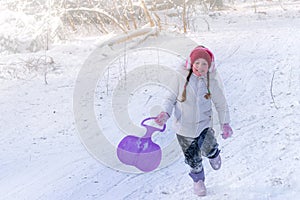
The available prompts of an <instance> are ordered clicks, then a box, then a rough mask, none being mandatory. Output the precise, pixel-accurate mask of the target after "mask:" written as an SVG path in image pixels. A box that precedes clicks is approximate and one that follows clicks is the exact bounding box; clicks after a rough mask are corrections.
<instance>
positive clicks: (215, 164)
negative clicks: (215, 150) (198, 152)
mask: <svg viewBox="0 0 300 200" xmlns="http://www.w3.org/2000/svg"><path fill="white" fill-rule="evenodd" d="M209 164H210V166H211V167H212V168H213V169H214V170H218V169H220V168H221V164H222V162H221V156H220V155H218V156H217V157H215V158H210V159H209Z"/></svg>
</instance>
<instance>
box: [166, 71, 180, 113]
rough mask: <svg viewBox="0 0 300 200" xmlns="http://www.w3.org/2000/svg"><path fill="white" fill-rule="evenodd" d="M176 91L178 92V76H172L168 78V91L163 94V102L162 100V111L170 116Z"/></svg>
mask: <svg viewBox="0 0 300 200" xmlns="http://www.w3.org/2000/svg"><path fill="white" fill-rule="evenodd" d="M178 93H179V80H178V76H173V77H172V78H171V80H170V84H169V86H168V91H167V92H166V94H165V95H164V98H163V102H162V107H163V111H164V112H167V113H168V114H169V115H170V116H171V115H172V112H173V109H174V106H175V104H176V102H177V97H178Z"/></svg>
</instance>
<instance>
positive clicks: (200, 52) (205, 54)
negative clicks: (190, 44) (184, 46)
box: [186, 46, 215, 71]
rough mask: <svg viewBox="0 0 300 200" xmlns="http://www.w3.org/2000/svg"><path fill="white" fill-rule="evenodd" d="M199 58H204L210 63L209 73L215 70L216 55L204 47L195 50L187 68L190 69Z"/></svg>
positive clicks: (187, 63)
mask: <svg viewBox="0 0 300 200" xmlns="http://www.w3.org/2000/svg"><path fill="white" fill-rule="evenodd" d="M199 58H203V59H205V60H206V61H207V62H208V66H209V67H210V70H209V71H212V70H214V67H215V66H214V55H213V53H212V52H211V51H210V50H209V49H207V48H205V47H204V46H197V47H196V48H195V49H193V51H192V52H191V53H190V56H189V58H188V60H187V61H186V68H187V69H190V68H191V66H192V65H193V64H194V62H195V61H196V60H197V59H199Z"/></svg>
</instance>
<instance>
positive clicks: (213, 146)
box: [155, 46, 233, 196]
mask: <svg viewBox="0 0 300 200" xmlns="http://www.w3.org/2000/svg"><path fill="white" fill-rule="evenodd" d="M186 66H187V67H188V68H189V70H185V69H182V70H180V71H179V74H180V75H179V76H177V77H175V81H174V83H173V84H172V90H173V93H172V94H170V95H169V96H168V97H167V98H166V99H165V101H164V103H163V108H164V110H163V112H161V113H160V114H159V115H158V116H157V118H156V119H155V122H156V123H157V124H158V125H160V126H162V125H163V124H165V123H166V121H167V120H168V119H169V118H170V115H171V114H172V113H173V109H174V116H175V124H176V127H177V134H176V135H177V139H178V142H179V144H180V146H181V148H182V151H183V153H184V157H185V163H187V164H188V165H189V166H190V167H191V170H190V173H189V175H190V177H191V178H192V179H193V181H194V193H195V194H196V195H199V196H205V195H206V187H205V184H204V181H205V175H204V169H203V166H202V156H204V157H207V158H208V159H209V163H210V165H211V167H212V168H213V169H214V170H218V169H220V167H221V157H220V155H219V154H220V150H219V149H218V143H217V140H216V138H215V132H214V130H213V129H212V103H211V102H213V103H214V106H215V108H216V110H217V112H218V118H219V121H220V125H221V129H222V131H223V132H222V137H223V139H227V138H228V137H230V136H231V135H232V133H233V132H232V129H231V127H230V125H229V122H230V118H229V111H228V106H227V102H226V99H225V95H224V89H223V84H222V81H221V79H220V77H219V75H218V72H217V71H216V69H215V68H214V56H213V54H212V53H211V51H210V50H209V49H207V48H205V47H203V46H198V47H196V48H195V49H193V50H192V52H191V53H190V56H189V61H187V64H186ZM182 75H183V77H185V78H182Z"/></svg>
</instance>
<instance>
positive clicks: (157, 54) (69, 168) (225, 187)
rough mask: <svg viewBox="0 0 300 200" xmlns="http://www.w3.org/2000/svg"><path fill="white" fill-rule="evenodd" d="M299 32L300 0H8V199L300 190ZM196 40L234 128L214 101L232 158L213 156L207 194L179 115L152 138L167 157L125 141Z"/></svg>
mask: <svg viewBox="0 0 300 200" xmlns="http://www.w3.org/2000/svg"><path fill="white" fill-rule="evenodd" d="M299 35H300V0H86V1H84V0H24V1H18V0H1V1H0V131H1V132H0V200H27V199H28V200H29V199H30V200H39V199H42V200H58V199H64V200H67V199H70V200H71V199H77V200H81V199H82V200H86V199H89V200H102V199H103V200H104V199H105V200H106V199H109V200H110V199H114V200H118V199H122V200H123V199H124V200H135V199H146V200H148V199H149V200H150V199H165V200H168V199H180V200H182V199H186V200H190V199H209V200H220V199H221V200H223V199H224V200H240V199H244V200H297V199H299V198H300V192H299V191H300V178H299V177H300V170H299V169H300V155H299V151H300V145H299V142H300V136H299V133H300V128H299V127H300V126H299V125H300V87H299V85H300V64H299V63H300V48H299V47H300V38H299ZM197 45H204V46H205V47H208V48H209V49H210V50H211V51H212V52H213V54H214V57H215V62H214V63H215V67H216V69H217V70H218V73H219V74H220V76H221V78H222V81H223V87H224V90H225V94H226V99H227V103H228V107H229V112H230V125H231V127H232V129H233V135H232V137H230V138H228V139H226V140H224V139H223V138H222V136H221V132H222V130H221V128H220V126H219V120H220V119H218V114H217V113H216V108H215V107H214V108H213V116H212V119H213V120H212V121H213V128H214V130H215V132H216V133H215V134H216V135H215V137H216V139H217V141H218V144H219V148H220V150H221V153H220V155H221V158H222V167H221V168H220V170H218V171H215V170H213V169H212V168H211V167H210V163H209V161H208V159H206V158H203V161H202V162H203V167H204V169H205V176H206V177H205V184H206V188H207V195H206V196H204V197H199V196H197V195H195V194H194V193H193V181H192V179H191V178H190V177H189V175H188V174H189V170H190V168H189V166H188V165H187V164H186V163H185V159H184V154H183V153H182V151H181V149H180V146H179V144H178V142H177V139H176V129H175V128H174V126H173V122H174V120H175V118H174V116H171V117H170V119H169V120H168V122H167V123H166V128H165V130H163V131H161V132H159V131H156V132H155V133H153V135H152V137H150V138H151V139H152V140H153V141H151V142H153V143H155V144H157V145H158V147H157V148H159V151H161V152H162V158H161V160H159V162H160V163H159V166H158V167H157V168H155V169H153V170H150V171H149V172H143V171H141V170H140V169H138V168H137V167H134V166H130V165H128V164H125V163H124V162H123V161H121V159H120V157H118V156H119V154H118V152H117V148H118V144H120V143H121V141H123V139H124V138H125V137H126V136H130V135H131V136H135V137H142V136H143V135H144V134H145V131H146V129H145V127H146V126H145V127H143V124H142V123H141V122H142V120H144V119H146V118H148V117H155V116H157V115H158V114H159V113H160V111H161V110H162V101H163V97H164V95H165V94H166V93H167V90H168V85H169V84H170V83H169V82H170V80H171V76H172V75H171V74H172V73H171V72H174V70H175V69H178V68H183V67H184V65H185V63H186V59H187V57H188V56H189V53H190V51H191V50H192V49H193V48H194V47H195V46H197ZM162 66H163V67H162ZM164 67H166V68H164ZM167 72H168V73H167ZM169 72H170V73H169ZM149 123H150V125H151V126H155V127H157V126H156V125H155V124H154V123H152V122H149ZM150 125H149V126H150ZM147 131H148V129H147ZM147 133H148V132H147ZM135 159H138V158H135ZM149 160H150V161H153V162H154V161H156V160H155V159H153V158H148V161H149ZM150 164H151V163H149V165H150Z"/></svg>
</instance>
